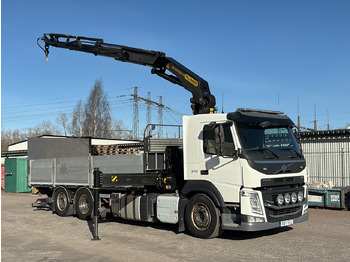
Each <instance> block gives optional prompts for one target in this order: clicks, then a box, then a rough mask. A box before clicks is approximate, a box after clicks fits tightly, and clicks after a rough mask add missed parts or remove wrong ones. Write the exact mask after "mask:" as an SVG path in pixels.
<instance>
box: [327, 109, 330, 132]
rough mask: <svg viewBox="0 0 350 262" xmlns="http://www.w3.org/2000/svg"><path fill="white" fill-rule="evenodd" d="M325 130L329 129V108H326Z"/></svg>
mask: <svg viewBox="0 0 350 262" xmlns="http://www.w3.org/2000/svg"><path fill="white" fill-rule="evenodd" d="M327 130H328V131H329V130H330V128H329V110H328V108H327Z"/></svg>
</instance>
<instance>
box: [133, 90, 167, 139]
mask: <svg viewBox="0 0 350 262" xmlns="http://www.w3.org/2000/svg"><path fill="white" fill-rule="evenodd" d="M130 96H132V97H133V98H134V126H135V123H136V121H135V110H136V109H135V108H136V106H135V104H136V103H137V101H139V100H142V101H145V102H146V104H147V108H148V105H150V106H151V105H152V104H153V105H156V106H158V107H161V108H162V109H163V108H165V106H164V105H163V104H162V103H158V102H155V101H152V100H151V99H148V98H143V97H140V96H138V95H137V90H136V92H134V94H133V95H130ZM149 98H150V92H149ZM135 100H136V102H135ZM167 108H168V107H167ZM138 112H139V111H138V105H137V128H138V126H139V118H138ZM149 112H150V113H151V110H149ZM158 112H159V111H158ZM149 119H151V118H149ZM159 119H160V117H159V115H158V120H159ZM161 119H162V121H161V122H162V123H163V112H161ZM149 122H151V121H150V120H149ZM133 131H134V130H133ZM134 137H135V139H137V138H136V134H135V132H134Z"/></svg>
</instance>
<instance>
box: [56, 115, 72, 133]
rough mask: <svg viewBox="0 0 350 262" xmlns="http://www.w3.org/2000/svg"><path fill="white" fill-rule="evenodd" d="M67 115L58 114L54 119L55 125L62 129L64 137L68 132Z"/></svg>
mask: <svg viewBox="0 0 350 262" xmlns="http://www.w3.org/2000/svg"><path fill="white" fill-rule="evenodd" d="M68 120H69V119H68V114H66V113H60V114H59V116H58V117H57V118H56V123H57V124H58V125H59V126H60V127H62V129H63V134H64V135H65V136H66V135H67V131H68Z"/></svg>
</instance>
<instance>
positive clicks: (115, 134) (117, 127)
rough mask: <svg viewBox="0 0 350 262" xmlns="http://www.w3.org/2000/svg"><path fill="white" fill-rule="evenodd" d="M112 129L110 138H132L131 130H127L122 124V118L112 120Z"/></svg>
mask: <svg viewBox="0 0 350 262" xmlns="http://www.w3.org/2000/svg"><path fill="white" fill-rule="evenodd" d="M112 127H113V129H112V130H111V131H112V133H111V134H112V136H111V138H116V139H132V138H133V134H132V130H127V128H126V127H125V126H124V123H123V121H122V120H113V125H112Z"/></svg>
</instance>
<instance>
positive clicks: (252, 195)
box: [242, 191, 262, 215]
mask: <svg viewBox="0 0 350 262" xmlns="http://www.w3.org/2000/svg"><path fill="white" fill-rule="evenodd" d="M242 196H245V197H249V202H250V208H251V210H252V212H253V213H256V214H260V215H262V209H261V205H260V198H259V194H258V193H257V192H251V191H242Z"/></svg>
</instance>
